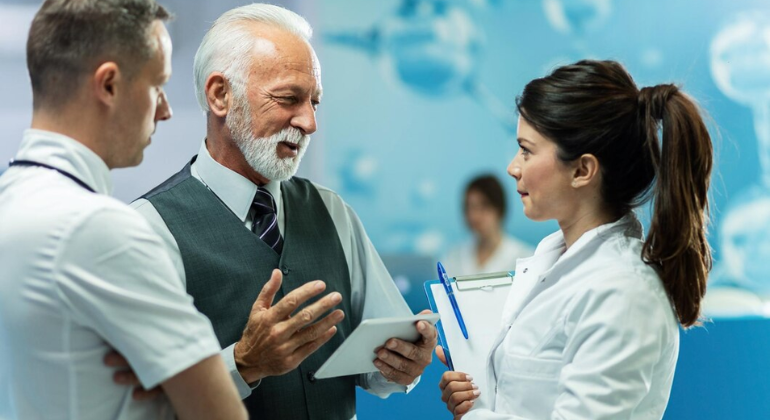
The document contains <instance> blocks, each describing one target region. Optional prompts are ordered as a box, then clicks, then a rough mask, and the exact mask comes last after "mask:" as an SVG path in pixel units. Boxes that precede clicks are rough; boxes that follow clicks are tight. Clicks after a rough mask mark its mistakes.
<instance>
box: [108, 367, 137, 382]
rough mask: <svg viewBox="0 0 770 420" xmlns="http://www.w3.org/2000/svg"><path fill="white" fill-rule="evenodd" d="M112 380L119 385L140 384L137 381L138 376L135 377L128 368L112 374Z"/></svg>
mask: <svg viewBox="0 0 770 420" xmlns="http://www.w3.org/2000/svg"><path fill="white" fill-rule="evenodd" d="M112 380H113V381H115V383H116V384H119V385H134V386H136V385H141V384H140V383H139V378H137V377H136V374H135V373H134V372H133V371H130V370H121V371H118V372H115V373H114V374H113V375H112Z"/></svg>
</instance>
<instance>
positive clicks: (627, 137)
mask: <svg viewBox="0 0 770 420" xmlns="http://www.w3.org/2000/svg"><path fill="white" fill-rule="evenodd" d="M516 106H517V108H518V110H519V113H520V115H521V116H522V118H524V119H525V120H526V121H527V122H528V123H529V124H531V125H532V126H533V127H534V128H535V129H536V130H537V131H538V132H539V133H541V134H542V135H544V136H545V137H547V138H549V139H550V140H552V141H554V142H555V143H556V145H557V146H558V157H559V159H561V160H562V161H564V162H570V161H573V160H575V159H577V158H579V157H580V156H581V155H583V154H592V155H594V156H595V157H596V158H597V159H598V160H599V163H600V168H601V174H602V177H601V179H602V187H601V192H602V198H603V200H604V204H605V205H606V206H607V208H608V209H610V211H612V212H614V213H615V215H616V216H618V217H620V216H621V215H623V214H626V213H628V212H629V211H631V210H632V209H633V208H635V207H637V206H639V205H641V204H643V203H645V202H647V201H648V200H649V199H650V198H652V199H654V207H653V209H654V210H653V214H652V221H651V224H650V231H649V233H648V234H647V238H646V239H645V241H644V247H643V249H642V258H643V259H644V261H645V262H646V263H647V264H650V265H653V266H654V267H655V268H656V269H657V271H658V273H660V276H661V278H662V280H663V284H664V286H665V289H666V292H667V294H668V296H669V299H671V302H672V304H673V306H674V309H675V310H676V312H677V316H678V318H679V322H680V323H681V324H682V325H683V326H685V327H689V326H692V325H695V324H697V323H698V318H699V316H700V305H701V300H702V299H703V295H704V294H705V292H706V281H707V277H708V272H709V270H710V269H711V250H710V248H709V245H708V242H707V241H706V225H707V223H708V189H709V181H710V175H711V167H712V154H713V151H712V145H711V138H710V136H709V133H708V130H707V129H706V125H705V124H704V122H703V118H702V117H701V115H700V112H699V109H698V107H697V105H696V104H695V103H694V101H693V100H692V99H691V98H690V97H688V96H687V95H686V94H685V93H684V92H682V91H681V90H680V89H679V88H678V87H677V86H675V85H671V84H665V85H657V86H653V87H646V88H643V89H641V90H639V89H638V88H637V87H636V84H635V83H634V81H633V79H632V78H631V75H629V74H628V72H627V71H626V70H625V69H624V68H623V66H621V65H620V64H619V63H617V62H614V61H594V60H583V61H579V62H577V63H575V64H571V65H567V66H563V67H559V68H557V69H556V70H554V71H553V72H552V73H551V74H550V75H548V76H547V77H544V78H541V79H535V80H533V81H531V82H530V83H529V84H527V86H526V87H525V88H524V92H523V93H522V94H521V96H519V97H518V98H517V99H516ZM659 131H660V132H661V133H662V139H659V138H658V133H659Z"/></svg>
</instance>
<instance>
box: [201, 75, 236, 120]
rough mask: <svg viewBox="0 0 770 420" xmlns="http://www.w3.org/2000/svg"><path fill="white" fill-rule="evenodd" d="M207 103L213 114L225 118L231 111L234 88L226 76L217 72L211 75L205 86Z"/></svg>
mask: <svg viewBox="0 0 770 420" xmlns="http://www.w3.org/2000/svg"><path fill="white" fill-rule="evenodd" d="M204 91H205V92H206V103H207V104H208V106H209V110H210V111H211V113H212V114H214V115H216V116H217V117H219V118H224V117H225V116H226V115H227V112H228V111H229V110H230V105H231V101H232V96H233V93H232V88H231V86H230V83H228V81H227V78H225V75H224V74H222V73H220V72H218V71H215V72H213V73H211V74H209V77H207V78H206V84H205V85H204Z"/></svg>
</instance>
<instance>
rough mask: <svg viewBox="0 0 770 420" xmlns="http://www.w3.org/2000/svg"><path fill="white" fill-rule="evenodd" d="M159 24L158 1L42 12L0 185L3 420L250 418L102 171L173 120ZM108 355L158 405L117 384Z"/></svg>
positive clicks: (104, 0) (153, 245)
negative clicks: (25, 98) (21, 120)
mask: <svg viewBox="0 0 770 420" xmlns="http://www.w3.org/2000/svg"><path fill="white" fill-rule="evenodd" d="M168 18H169V14H168V12H167V11H166V10H165V9H164V8H163V7H161V6H159V5H158V4H156V3H155V2H154V1H153V0H69V1H65V0H48V1H46V2H44V4H43V5H42V7H41V9H40V10H39V11H38V13H37V14H36V16H35V18H34V20H33V22H32V27H31V29H30V33H29V40H28V44H27V62H28V67H29V73H30V78H31V80H32V90H33V100H34V110H33V118H32V125H31V129H29V130H27V131H26V132H25V133H24V139H23V141H22V144H21V146H20V148H19V152H18V154H17V155H16V158H15V160H14V161H12V163H11V166H10V169H8V171H7V172H6V173H4V174H3V176H2V177H0V267H3V277H2V278H1V279H0V418H3V419H24V420H35V419H46V420H48V419H70V420H75V419H93V420H104V419H121V420H125V419H173V418H174V417H175V416H176V417H177V418H180V419H212V418H223V419H224V418H226V419H245V418H246V411H245V409H244V407H243V404H242V403H241V402H240V401H239V398H238V394H237V391H236V389H235V387H234V385H233V383H232V380H231V379H230V377H229V375H228V373H227V370H226V368H225V365H224V364H223V362H222V359H221V357H220V356H219V354H218V352H219V350H220V347H219V343H218V342H217V340H216V337H215V335H214V332H213V331H212V327H211V324H210V322H209V321H208V320H207V319H206V317H204V316H203V315H202V314H200V313H199V312H197V311H196V310H195V307H194V306H193V304H192V299H191V298H190V296H189V295H187V294H186V293H185V291H184V287H183V285H182V282H181V281H180V278H179V275H178V273H177V272H176V271H175V270H174V266H173V263H172V262H171V260H170V259H169V257H168V255H167V254H166V252H165V250H164V247H163V243H162V242H161V239H160V238H158V236H157V235H156V234H155V233H154V232H153V231H152V229H151V228H150V226H149V225H148V223H147V222H146V221H145V220H144V219H143V218H142V217H141V216H139V215H138V214H137V213H136V212H135V211H134V210H132V209H131V208H129V207H128V206H126V205H125V204H122V203H120V202H119V201H117V200H115V199H113V198H111V197H109V193H110V192H111V189H112V184H111V180H110V174H109V170H110V169H112V168H121V167H127V166H135V165H137V164H139V162H141V160H142V151H143V149H144V148H145V147H146V146H147V145H148V144H149V142H150V136H151V135H152V133H153V132H154V130H155V126H156V124H157V122H158V121H161V120H166V119H168V118H170V117H171V108H170V106H169V103H168V101H167V99H166V96H165V93H164V91H163V85H164V84H165V82H166V81H167V80H168V78H169V77H170V75H171V58H170V57H171V39H170V38H169V35H168V32H167V31H166V28H165V26H164V24H163V22H164V21H165V20H167V19H168ZM112 348H114V349H116V350H117V351H119V352H120V353H121V354H123V355H124V356H125V358H126V359H127V360H128V362H129V363H130V364H131V366H132V368H133V370H134V373H135V374H136V375H137V377H138V378H139V380H140V382H141V384H142V385H143V386H144V387H145V388H152V387H155V386H157V385H160V386H161V387H162V389H163V390H164V391H165V396H164V397H158V398H154V399H148V400H141V401H140V400H136V399H134V398H132V392H133V390H132V389H131V388H129V387H124V386H120V385H117V384H114V383H113V382H112V379H113V373H114V371H113V368H111V367H108V366H105V365H104V363H103V359H104V357H105V355H106V354H108V352H110V350H111V349H112Z"/></svg>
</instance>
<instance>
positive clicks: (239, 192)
mask: <svg viewBox="0 0 770 420" xmlns="http://www.w3.org/2000/svg"><path fill="white" fill-rule="evenodd" d="M191 170H192V172H193V174H196V175H197V177H198V179H200V180H201V182H203V183H204V184H205V185H206V186H207V187H208V188H209V189H210V190H211V192H213V193H214V194H216V196H217V197H219V199H220V200H222V202H223V203H225V205H226V206H227V207H228V208H229V209H230V211H232V212H233V213H234V214H235V215H236V216H238V218H240V219H241V221H243V222H245V221H246V217H247V216H248V215H249V210H251V203H252V202H253V201H254V195H256V193H257V185H255V184H254V183H253V182H251V181H250V180H249V179H247V178H246V177H244V176H243V175H241V174H239V173H237V172H235V171H233V170H231V169H230V168H228V167H226V166H224V165H222V164H221V163H219V162H217V161H216V160H214V158H212V157H211V154H210V153H209V151H208V148H206V141H205V140H204V141H203V143H202V144H201V147H200V150H199V151H198V158H197V159H196V160H195V162H194V163H193V165H192V168H191ZM264 187H265V188H266V189H267V190H268V191H270V194H272V195H273V198H274V199H275V204H276V211H278V210H279V209H280V208H281V183H280V182H279V181H270V182H268V183H267V184H265V185H264Z"/></svg>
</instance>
